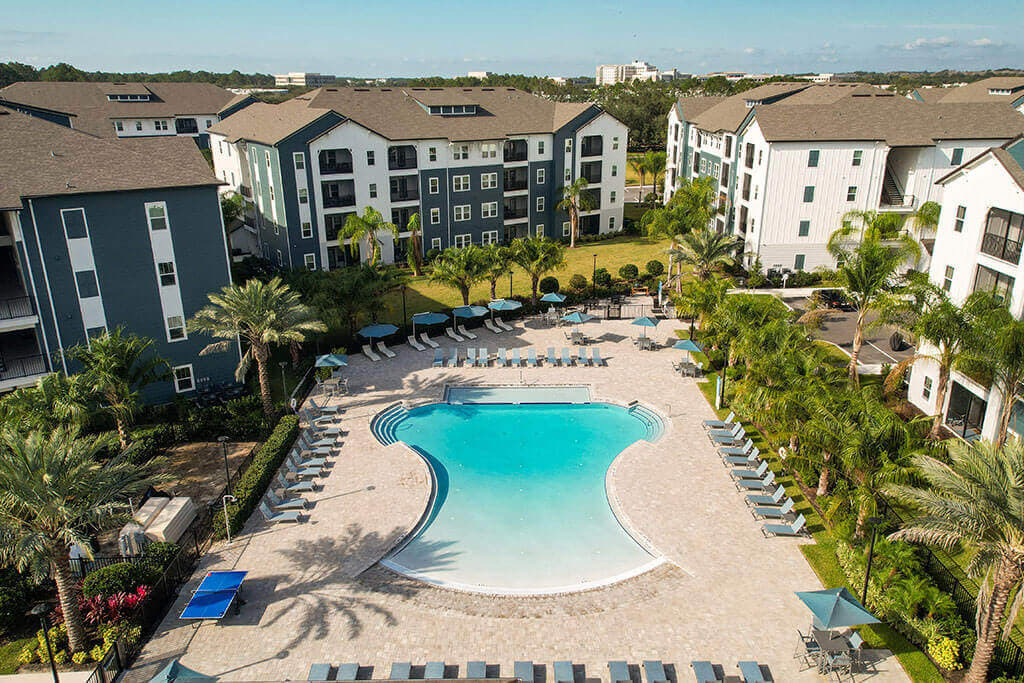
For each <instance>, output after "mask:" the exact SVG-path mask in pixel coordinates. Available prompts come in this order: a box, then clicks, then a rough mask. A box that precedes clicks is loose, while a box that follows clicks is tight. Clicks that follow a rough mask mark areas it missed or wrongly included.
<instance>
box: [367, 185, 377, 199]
mask: <svg viewBox="0 0 1024 683" xmlns="http://www.w3.org/2000/svg"><path fill="white" fill-rule="evenodd" d="M369 189H370V199H376V198H377V183H370V188H369Z"/></svg>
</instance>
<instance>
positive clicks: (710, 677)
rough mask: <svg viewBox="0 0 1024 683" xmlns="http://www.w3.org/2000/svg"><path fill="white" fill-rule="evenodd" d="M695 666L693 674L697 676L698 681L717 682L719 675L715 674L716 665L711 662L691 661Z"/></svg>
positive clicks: (700, 682) (698, 682) (703, 682)
mask: <svg viewBox="0 0 1024 683" xmlns="http://www.w3.org/2000/svg"><path fill="white" fill-rule="evenodd" d="M690 666H692V667H693V675H694V676H696V677H697V683H716V681H718V676H716V675H715V667H713V666H711V662H690Z"/></svg>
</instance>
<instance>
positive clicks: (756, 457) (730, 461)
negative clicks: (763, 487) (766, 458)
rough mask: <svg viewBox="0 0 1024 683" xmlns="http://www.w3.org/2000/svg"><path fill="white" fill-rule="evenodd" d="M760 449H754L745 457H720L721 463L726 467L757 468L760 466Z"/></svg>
mask: <svg viewBox="0 0 1024 683" xmlns="http://www.w3.org/2000/svg"><path fill="white" fill-rule="evenodd" d="M760 456H761V449H760V448H756V447H755V448H754V450H752V451H750V453H748V454H747V455H726V456H723V457H722V462H724V463H725V464H726V465H747V466H748V467H757V466H759V465H760V464H761V457H760Z"/></svg>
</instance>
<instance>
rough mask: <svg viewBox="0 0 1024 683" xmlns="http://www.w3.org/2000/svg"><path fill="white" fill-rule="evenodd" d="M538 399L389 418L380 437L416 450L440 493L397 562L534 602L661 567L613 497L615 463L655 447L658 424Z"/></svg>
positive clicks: (393, 558)
mask: <svg viewBox="0 0 1024 683" xmlns="http://www.w3.org/2000/svg"><path fill="white" fill-rule="evenodd" d="M510 391H514V389H508V388H504V389H503V390H502V392H501V393H500V397H501V398H502V399H503V400H507V399H509V393H508V392H510ZM522 391H527V392H529V391H531V389H523V390H522ZM532 391H534V392H536V390H532ZM542 395H550V393H547V394H542ZM462 396H463V397H464V396H465V395H462ZM537 396H538V394H536V393H534V394H532V395H530V394H522V395H521V396H519V397H513V398H518V399H521V400H515V401H513V402H512V403H504V402H503V403H472V404H469V403H460V404H450V403H436V404H430V405H426V406H422V407H418V408H415V409H413V410H411V411H405V410H404V409H399V410H397V411H395V410H392V411H391V412H390V417H389V416H388V415H386V413H388V411H385V413H382V415H381V418H382V419H380V420H378V424H377V427H378V428H382V432H381V433H378V432H377V430H376V429H375V433H377V434H378V438H381V439H382V440H384V441H385V442H386V441H391V440H396V441H403V442H405V443H406V444H407V445H408V446H410V447H411V448H413V450H415V451H417V452H418V453H419V454H420V455H421V456H422V457H423V458H424V459H425V460H426V461H427V462H428V463H429V464H430V466H431V468H432V469H433V472H434V478H435V490H436V492H435V498H434V503H433V505H432V507H431V509H430V511H429V512H428V514H427V516H426V518H425V519H424V521H423V523H422V524H421V526H420V528H419V529H418V531H417V532H416V533H415V534H414V535H413V536H412V538H411V539H410V540H408V541H407V542H406V543H405V545H403V546H400V547H399V548H398V550H397V551H395V552H393V553H392V554H391V555H390V556H389V557H388V558H387V559H386V560H385V561H384V563H385V564H386V565H387V566H389V567H391V568H392V569H394V570H396V571H399V572H402V573H406V574H409V575H412V576H414V577H417V578H420V579H423V580H426V581H429V582H432V583H438V584H442V585H447V586H451V587H455V588H461V589H466V590H476V591H484V592H491V593H524V594H532V593H550V592H562V591H571V590H580V589H583V588H587V587H591V586H595V585H601V584H604V583H609V582H611V581H615V580H619V579H622V578H626V577H628V576H632V575H635V574H637V573H640V572H642V571H646V570H647V569H649V568H650V567H652V566H654V565H656V564H658V563H660V562H661V559H660V558H657V557H654V556H653V555H651V554H650V553H649V552H647V550H645V549H644V548H643V547H642V546H641V545H640V544H639V543H638V542H637V541H636V540H634V539H633V537H632V536H630V535H629V533H627V532H626V530H625V529H624V528H623V527H622V525H621V524H620V523H619V521H618V519H617V518H616V516H615V514H614V513H613V512H612V509H611V507H610V506H609V503H608V497H607V493H606V489H605V477H606V474H607V471H608V467H609V465H611V463H612V461H613V460H614V459H615V457H616V456H617V455H618V454H619V453H621V452H622V451H623V450H624V449H625V448H626V447H628V446H629V445H630V444H633V443H634V442H636V441H638V440H640V439H648V440H656V439H657V438H658V437H659V436H660V434H661V428H662V425H661V421H660V419H659V418H657V416H656V415H655V414H654V413H651V412H650V411H645V410H642V409H640V408H639V407H636V408H625V407H622V406H618V405H613V404H608V403H560V404H552V403H536V402H534V399H535V398H536V397H537ZM474 398H475V399H476V400H480V398H481V394H479V393H477V394H476V395H475V397H474Z"/></svg>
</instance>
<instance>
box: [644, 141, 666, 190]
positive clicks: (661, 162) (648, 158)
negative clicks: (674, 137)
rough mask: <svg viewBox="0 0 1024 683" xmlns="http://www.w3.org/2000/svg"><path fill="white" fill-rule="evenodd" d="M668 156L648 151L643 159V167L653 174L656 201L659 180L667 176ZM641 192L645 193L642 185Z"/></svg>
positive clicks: (652, 181) (652, 182) (652, 180)
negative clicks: (666, 163) (666, 162)
mask: <svg viewBox="0 0 1024 683" xmlns="http://www.w3.org/2000/svg"><path fill="white" fill-rule="evenodd" d="M667 158H668V155H667V154H666V153H665V152H655V151H647V152H644V155H643V157H642V162H641V163H642V165H643V166H644V167H645V168H646V170H647V172H648V173H650V174H651V185H652V187H653V188H654V199H655V201H657V199H658V178H659V177H661V176H663V175H665V161H666V159H667ZM640 188H641V189H640V192H641V194H642V193H643V184H642V183H641V186H640Z"/></svg>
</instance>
